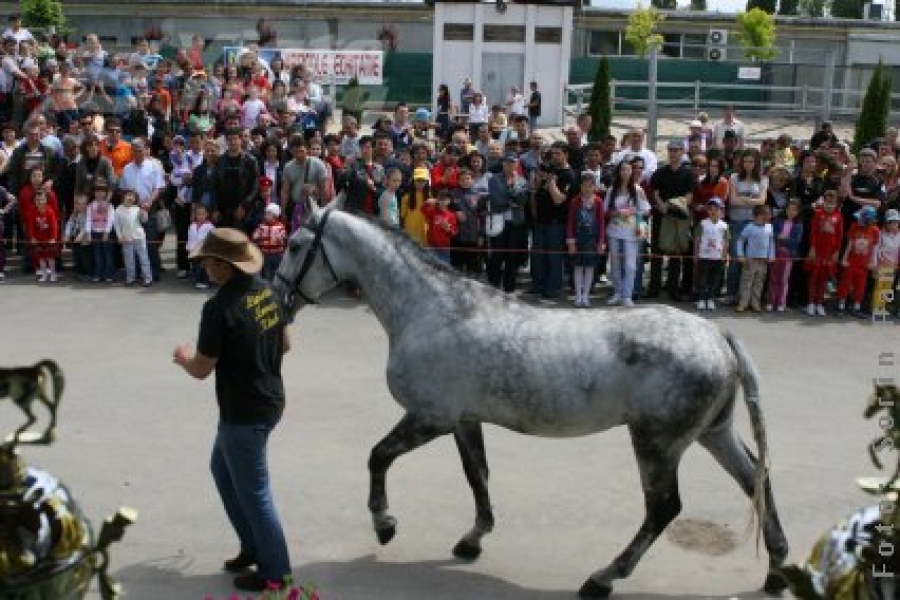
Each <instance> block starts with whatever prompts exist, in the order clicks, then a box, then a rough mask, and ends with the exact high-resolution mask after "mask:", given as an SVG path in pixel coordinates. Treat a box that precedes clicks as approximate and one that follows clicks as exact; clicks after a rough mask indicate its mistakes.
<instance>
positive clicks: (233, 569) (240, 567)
mask: <svg viewBox="0 0 900 600" xmlns="http://www.w3.org/2000/svg"><path fill="white" fill-rule="evenodd" d="M255 566H256V559H255V558H253V557H252V556H250V555H249V554H246V553H244V552H241V553H240V554H238V555H237V556H235V557H234V558H231V559H229V560H226V561H225V565H224V566H223V567H222V568H224V569H225V570H226V571H228V572H229V573H242V572H244V571H246V570H247V569H249V568H250V567H255Z"/></svg>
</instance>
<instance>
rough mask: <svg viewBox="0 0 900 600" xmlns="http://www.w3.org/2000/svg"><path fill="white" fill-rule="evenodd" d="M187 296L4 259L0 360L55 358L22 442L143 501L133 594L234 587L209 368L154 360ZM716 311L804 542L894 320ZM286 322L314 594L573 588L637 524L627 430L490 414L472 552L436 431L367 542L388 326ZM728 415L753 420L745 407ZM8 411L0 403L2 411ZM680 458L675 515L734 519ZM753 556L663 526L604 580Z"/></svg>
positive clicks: (797, 547)
mask: <svg viewBox="0 0 900 600" xmlns="http://www.w3.org/2000/svg"><path fill="white" fill-rule="evenodd" d="M205 298H206V294H204V293H202V292H198V291H195V290H194V289H192V288H191V287H189V286H188V285H186V284H185V283H184V282H176V281H172V280H169V281H165V282H163V283H162V284H161V285H158V286H154V287H152V288H149V289H147V290H143V289H126V288H123V287H107V286H101V285H96V284H75V283H73V282H72V281H71V279H64V280H63V281H62V282H60V283H58V284H55V285H38V284H36V283H34V281H33V279H31V278H23V277H21V276H18V277H12V278H11V279H10V280H9V281H8V282H7V283H5V284H3V285H2V286H0V332H2V338H0V339H2V342H0V365H4V366H12V365H19V364H29V363H32V362H35V361H37V360H38V359H41V358H44V357H52V358H55V359H56V360H57V361H58V362H59V363H60V364H61V365H62V366H63V368H64V369H65V372H66V376H67V387H66V392H65V396H64V399H63V404H62V410H61V414H60V418H61V425H60V428H59V431H58V442H57V443H56V444H55V445H54V446H52V447H50V448H35V449H26V450H25V455H26V458H27V460H28V462H30V463H31V464H34V465H36V466H40V467H42V468H46V469H48V470H50V471H51V472H53V473H54V474H56V475H58V476H60V477H61V478H62V479H64V480H65V481H66V482H67V483H68V484H69V485H70V487H71V489H72V490H73V491H74V493H75V495H76V497H77V498H78V499H79V500H80V502H81V504H82V507H83V509H84V511H85V513H86V514H87V515H88V516H89V517H90V518H91V519H92V520H93V522H94V523H95V525H98V524H99V522H100V521H101V520H102V519H103V518H104V517H105V516H107V515H108V514H110V513H111V512H112V511H114V510H115V508H116V507H118V506H120V505H130V506H134V507H136V508H137V509H139V511H140V518H139V521H138V523H137V524H136V525H135V526H133V527H132V528H131V529H130V530H129V531H128V533H127V534H126V537H125V540H124V541H123V542H122V543H120V544H118V545H117V546H116V547H115V548H114V551H113V559H112V568H113V570H114V574H115V576H116V577H118V578H119V579H120V580H121V582H122V583H123V584H124V586H125V588H126V589H127V591H128V594H129V596H128V597H129V598H132V599H136V600H156V599H162V598H167V599H168V598H177V599H185V600H187V599H197V600H204V599H205V598H207V597H208V596H211V597H213V598H216V599H219V598H226V597H228V595H229V594H230V593H231V591H232V589H231V587H230V579H229V578H228V577H226V575H225V574H224V573H222V572H221V571H220V568H221V562H222V560H223V559H224V558H226V557H229V556H231V555H233V554H234V553H235V552H236V550H237V544H236V540H235V538H234V536H233V534H232V533H231V531H230V528H229V526H228V524H227V522H226V520H225V515H224V513H223V511H222V509H221V507H220V504H219V501H218V499H217V497H216V493H215V490H214V486H213V482H212V480H211V477H210V475H209V473H208V468H207V463H208V456H209V450H210V444H211V440H212V436H213V431H214V425H215V421H216V407H215V400H214V393H213V383H212V381H211V380H210V381H207V382H197V381H194V380H191V379H190V378H188V377H187V376H186V375H185V374H184V373H183V372H181V371H180V369H177V368H176V367H175V366H174V365H173V364H172V362H171V352H172V349H173V348H174V346H175V345H176V344H177V343H179V342H181V341H184V340H191V339H194V338H195V336H196V328H197V322H198V318H199V313H200V308H201V305H202V303H203V301H204V299H205ZM548 310H553V308H552V307H548ZM592 310H607V309H606V308H594V309H592ZM712 318H714V319H715V320H716V321H718V322H719V323H721V324H722V326H724V327H727V328H730V329H731V330H733V331H735V332H736V333H737V335H738V336H739V337H740V338H741V339H742V340H743V341H744V342H745V344H746V345H747V347H748V349H749V351H750V352H751V353H752V355H753V357H754V358H755V360H756V361H757V363H758V366H759V368H760V371H761V372H762V375H763V382H764V387H763V398H762V400H763V403H764V406H765V413H766V417H767V421H768V427H769V430H768V432H769V440H770V445H771V449H772V465H773V481H774V489H775V494H776V498H777V501H778V505H779V509H780V512H781V520H782V522H783V524H784V526H785V529H786V532H787V534H788V538H789V540H790V542H791V544H792V552H791V558H792V559H793V560H799V559H802V558H803V557H805V555H806V554H807V552H808V551H809V548H810V546H811V544H812V542H813V541H814V539H815V538H816V537H817V536H818V535H819V534H820V533H821V531H822V530H823V529H824V528H826V527H828V526H829V525H830V524H832V523H833V522H834V521H836V520H837V519H839V518H842V517H843V516H844V515H845V514H846V513H847V512H849V511H850V510H851V509H853V508H855V507H857V506H859V505H860V504H861V503H863V502H865V501H866V499H867V498H866V496H865V495H863V494H862V493H861V492H859V491H857V490H856V487H855V485H854V478H855V477H857V476H860V475H871V474H875V472H874V470H873V468H872V467H871V465H870V464H869V460H868V458H867V456H866V453H865V447H866V445H867V444H868V443H869V442H870V441H871V440H872V439H874V437H876V435H877V434H878V433H879V432H878V427H877V424H875V423H870V422H867V421H864V420H863V419H862V417H861V412H862V408H863V403H864V400H865V398H866V396H867V395H868V393H869V392H870V388H871V381H872V379H873V378H875V377H886V376H890V375H893V376H897V373H898V371H900V370H898V369H897V367H896V366H893V367H886V366H879V357H881V358H882V362H884V360H885V359H884V356H885V355H886V353H891V352H893V353H894V356H895V357H896V356H897V355H898V354H900V352H898V351H900V348H898V342H897V340H898V337H897V329H896V326H895V325H893V324H891V325H877V326H872V325H868V324H864V323H863V322H860V321H857V320H854V319H846V320H843V321H838V320H834V319H831V318H828V319H810V318H808V317H806V316H805V315H801V314H800V313H787V314H784V315H777V316H770V315H763V316H757V315H748V316H741V317H737V316H736V315H734V313H732V312H730V311H725V310H722V311H720V312H718V313H716V314H715V316H714V317H712ZM293 335H294V339H295V342H296V343H295V350H294V351H292V352H291V353H290V354H289V355H288V356H287V357H286V361H285V369H284V371H285V383H286V387H287V391H288V396H289V402H288V408H287V411H286V414H285V417H284V420H283V422H282V423H281V425H280V427H279V428H278V430H277V431H276V433H275V434H274V436H273V438H272V441H271V450H270V461H271V470H272V473H273V478H274V488H275V493H276V500H277V503H278V505H279V508H280V510H281V514H282V519H283V523H284V527H285V530H286V532H287V534H288V539H289V544H290V550H291V554H292V562H293V565H294V573H295V576H296V577H297V579H298V580H299V581H312V582H314V583H315V584H316V585H318V587H319V590H320V595H321V597H322V598H323V599H327V600H332V599H338V600H355V599H364V598H365V599H371V598H385V599H391V600H406V599H409V600H414V599H415V600H419V599H424V598H429V599H448V600H449V599H453V600H458V599H460V598H465V599H491V600H493V599H500V598H510V599H511V598H516V599H535V600H563V599H568V598H574V597H575V592H576V590H577V589H578V588H579V587H580V585H581V584H582V583H583V581H584V580H585V578H586V577H587V576H588V575H589V574H590V573H591V572H592V571H594V570H595V569H597V568H599V567H601V566H603V565H605V564H606V563H607V562H608V561H610V560H611V559H612V558H613V557H614V556H615V555H616V554H617V553H618V551H620V550H621V549H622V547H624V545H625V544H626V543H627V542H628V540H630V539H631V537H632V536H633V534H634V533H635V532H636V531H637V528H638V526H639V524H640V521H641V518H642V510H643V509H642V496H641V493H640V486H639V482H638V474H637V469H636V466H635V461H634V458H633V455H632V451H631V448H630V444H629V441H628V439H627V434H626V432H625V431H624V430H622V429H617V430H613V431H610V432H607V433H605V434H602V435H595V436H591V437H586V438H580V439H573V440H545V439H537V438H529V437H523V436H520V435H517V434H513V433H510V432H507V431H505V430H499V429H497V428H493V427H488V428H487V431H486V444H487V450H488V455H489V461H490V465H491V492H492V496H493V503H494V506H495V511H496V517H497V526H496V528H495V530H494V532H493V534H491V535H489V536H488V537H487V538H486V539H485V544H484V554H483V556H482V558H481V559H480V560H479V561H478V562H476V563H472V564H464V563H460V562H458V561H456V560H454V559H453V557H452V555H451V553H450V550H451V548H452V547H453V545H454V544H455V543H456V541H457V540H458V539H459V537H460V536H461V535H462V534H463V533H464V532H465V531H467V530H468V528H469V527H470V526H471V524H472V521H473V519H474V507H473V502H472V498H471V494H470V492H469V490H468V487H467V485H466V483H465V479H464V477H463V474H462V470H461V467H460V465H459V460H458V457H457V454H456V449H455V447H454V445H453V443H452V441H451V440H450V439H448V438H443V439H440V440H437V441H436V442H434V443H432V444H431V445H429V446H427V447H425V448H423V449H420V450H419V451H416V452H414V453H412V454H411V455H408V456H405V457H403V458H402V459H401V460H399V461H398V462H397V463H396V464H395V466H394V467H393V469H392V470H391V472H390V476H389V480H388V494H389V499H390V501H391V509H392V511H393V513H394V514H395V516H397V517H398V519H399V528H398V534H397V537H396V538H395V539H394V541H393V542H392V543H391V544H390V545H389V546H386V547H381V546H379V545H378V544H377V542H376V541H375V536H374V533H373V532H372V527H371V520H370V516H369V513H368V510H367V509H366V497H367V490H368V472H367V470H366V461H367V459H368V454H369V451H370V449H371V447H372V446H373V445H374V444H375V443H376V442H377V441H378V440H379V439H380V438H381V437H382V436H383V435H385V434H386V433H387V431H388V430H389V428H390V427H391V426H392V425H393V424H394V423H395V422H396V421H397V420H398V419H399V418H400V416H401V412H400V410H399V408H398V406H397V405H396V404H395V403H394V402H393V401H392V399H391V397H390V395H389V393H388V391H387V389H386V386H385V382H384V368H385V362H386V353H387V341H386V337H385V335H384V333H383V331H382V329H381V328H380V326H379V324H378V323H377V321H376V320H375V319H374V317H373V316H372V314H371V312H370V311H369V310H368V308H367V307H366V306H364V305H363V304H361V303H359V302H358V301H356V300H352V299H349V298H347V297H345V296H343V295H341V294H334V295H332V296H330V297H329V298H328V299H327V301H326V302H325V303H324V304H323V305H321V306H319V307H311V308H308V309H306V310H304V311H303V312H302V313H301V314H300V316H299V318H298V320H297V322H296V324H295V325H294V327H293ZM895 360H896V359H895ZM894 364H895V365H896V363H894ZM737 413H738V415H739V418H740V422H741V429H742V432H743V436H744V439H746V440H752V437H751V436H750V435H749V430H748V427H747V419H746V413H745V410H744V409H743V408H740V409H739V410H738V411H737ZM19 419H20V415H19V413H18V412H17V411H16V410H15V409H14V408H13V407H11V406H10V405H9V403H0V423H2V429H3V430H4V431H9V430H11V429H12V428H13V427H14V426H15V424H17V423H19V422H20V421H19ZM680 473H681V490H682V498H683V504H684V511H683V513H682V515H681V516H682V518H690V519H697V520H703V521H710V522H712V523H715V524H718V525H719V526H720V527H724V528H727V529H728V530H731V531H733V532H735V533H736V534H737V535H738V538H739V539H743V538H741V534H742V533H743V530H744V529H743V528H744V525H745V524H746V521H747V516H748V511H749V504H748V502H747V500H746V499H745V498H744V497H743V495H742V494H741V493H740V492H739V490H738V488H737V486H736V485H735V484H734V483H733V482H732V480H731V479H730V478H729V477H728V476H727V475H726V474H725V473H724V472H723V471H722V470H721V469H720V468H719V467H718V466H717V465H715V464H714V463H713V461H712V460H711V459H710V457H709V456H708V455H707V454H706V453H705V452H704V451H702V450H701V449H699V448H693V449H692V450H690V451H689V452H688V454H687V456H686V458H685V460H684V462H683V463H682V467H681V471H680ZM765 565H766V562H765V554H764V551H763V554H762V555H761V556H759V557H757V555H756V552H755V549H754V544H753V542H752V541H750V540H744V541H743V542H742V543H741V544H740V546H739V547H738V548H737V549H736V550H735V551H733V552H731V553H729V554H725V555H723V556H717V557H709V556H706V555H704V554H701V553H696V552H690V551H687V550H685V549H683V548H680V547H677V546H676V545H674V544H673V543H672V542H671V541H670V540H669V539H668V538H665V537H664V538H663V539H660V540H659V541H658V542H657V543H656V545H655V546H654V547H653V548H652V549H651V550H650V552H648V554H647V555H646V556H645V558H644V559H643V561H642V562H641V563H640V565H639V566H638V568H637V570H636V572H635V573H634V574H633V575H632V577H630V578H629V579H627V580H625V581H623V582H621V583H620V584H619V585H618V586H617V588H616V592H617V594H616V596H615V597H618V598H632V599H672V600H675V599H685V600H687V599H696V598H723V599H724V598H734V597H737V598H745V599H746V598H762V597H763V596H762V595H761V594H760V593H759V592H757V591H756V590H758V588H759V587H760V585H761V583H762V581H763V577H764V574H765V570H766V567H765ZM244 596H246V594H245V595H244ZM93 597H97V596H93Z"/></svg>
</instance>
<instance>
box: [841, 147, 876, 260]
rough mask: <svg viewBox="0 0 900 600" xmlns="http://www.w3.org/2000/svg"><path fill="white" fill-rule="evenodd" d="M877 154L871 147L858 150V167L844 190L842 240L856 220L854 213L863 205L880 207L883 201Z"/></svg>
mask: <svg viewBox="0 0 900 600" xmlns="http://www.w3.org/2000/svg"><path fill="white" fill-rule="evenodd" d="M877 165H878V155H877V154H876V152H875V151H874V150H872V149H871V148H863V149H862V150H860V151H859V168H858V169H857V170H856V173H854V174H853V176H852V177H851V178H850V184H849V189H845V190H844V201H843V202H841V214H842V215H843V216H844V241H845V242H846V238H847V235H846V234H847V231H848V230H849V229H850V225H852V224H853V223H855V222H856V217H855V215H856V213H857V212H858V211H859V209H861V208H863V207H865V206H871V207H872V208H874V209H875V210H880V209H881V203H882V202H883V201H884V185H883V184H882V183H881V180H880V179H878V174H877V171H876V169H877Z"/></svg>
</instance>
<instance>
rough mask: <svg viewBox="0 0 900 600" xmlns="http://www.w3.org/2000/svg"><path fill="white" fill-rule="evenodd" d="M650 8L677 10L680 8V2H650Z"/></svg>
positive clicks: (651, 0)
mask: <svg viewBox="0 0 900 600" xmlns="http://www.w3.org/2000/svg"><path fill="white" fill-rule="evenodd" d="M650 6H652V7H653V8H661V9H663V10H676V9H677V8H678V0H650Z"/></svg>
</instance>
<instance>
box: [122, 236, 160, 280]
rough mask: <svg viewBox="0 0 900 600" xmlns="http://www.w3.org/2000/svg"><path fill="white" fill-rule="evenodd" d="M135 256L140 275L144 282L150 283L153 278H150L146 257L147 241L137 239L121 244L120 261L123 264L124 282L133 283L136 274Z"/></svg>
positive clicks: (148, 261)
mask: <svg viewBox="0 0 900 600" xmlns="http://www.w3.org/2000/svg"><path fill="white" fill-rule="evenodd" d="M135 256H137V259H138V263H139V264H140V265H141V273H142V274H143V275H144V282H145V283H151V282H152V281H153V278H152V277H150V258H149V257H148V256H147V240H145V239H138V240H134V241H133V242H122V260H123V261H124V262H125V281H126V282H128V283H134V279H135V274H136V269H135V261H134V258H135Z"/></svg>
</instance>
